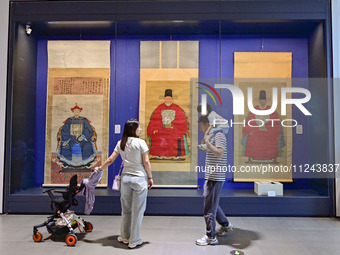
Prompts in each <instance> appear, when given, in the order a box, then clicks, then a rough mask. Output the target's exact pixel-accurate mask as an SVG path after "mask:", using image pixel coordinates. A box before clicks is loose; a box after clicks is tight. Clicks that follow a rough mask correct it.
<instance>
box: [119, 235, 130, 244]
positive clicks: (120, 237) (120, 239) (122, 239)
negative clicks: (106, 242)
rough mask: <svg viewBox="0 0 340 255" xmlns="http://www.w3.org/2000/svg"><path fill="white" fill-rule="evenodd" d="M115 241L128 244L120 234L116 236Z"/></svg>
mask: <svg viewBox="0 0 340 255" xmlns="http://www.w3.org/2000/svg"><path fill="white" fill-rule="evenodd" d="M117 241H118V242H119V243H123V244H128V243H129V240H127V239H125V238H123V237H122V236H118V237H117Z"/></svg>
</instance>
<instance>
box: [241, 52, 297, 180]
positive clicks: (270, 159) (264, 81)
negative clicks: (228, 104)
mask: <svg viewBox="0 0 340 255" xmlns="http://www.w3.org/2000/svg"><path fill="white" fill-rule="evenodd" d="M234 60H235V62H234V64H235V69H234V70H235V73H234V76H235V85H236V86H238V87H239V88H240V89H241V90H242V92H243V95H244V96H245V100H244V109H245V114H244V115H235V116H234V123H237V124H236V125H234V164H235V167H236V169H237V171H235V172H234V181H245V182H249V181H258V180H273V181H283V182H290V181H292V172H291V171H287V169H290V168H289V166H290V165H291V163H292V127H291V126H289V125H282V123H287V122H286V120H291V119H292V109H291V105H288V106H287V113H286V115H281V100H280V99H281V89H282V88H284V87H291V71H292V53H290V52H235V55H234ZM249 88H251V90H249ZM275 91H277V93H276V92H275ZM288 97H290V95H287V98H288ZM250 100H251V102H250V103H249V101H250ZM274 102H277V106H276V109H275V111H271V112H270V111H269V110H271V108H272V107H273V105H275V104H274ZM249 104H251V105H252V106H253V109H252V110H249V107H248V105H249ZM274 107H275V106H274ZM261 110H263V111H265V110H268V112H270V113H269V114H266V115H261V114H260V113H259V111H261ZM288 124H290V125H291V122H289V121H288ZM273 169H275V171H272V170H273Z"/></svg>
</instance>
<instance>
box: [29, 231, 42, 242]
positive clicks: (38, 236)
mask: <svg viewBox="0 0 340 255" xmlns="http://www.w3.org/2000/svg"><path fill="white" fill-rule="evenodd" d="M32 237H33V240H34V242H36V243H38V242H40V241H41V240H42V238H43V236H42V234H41V233H39V232H37V233H35V234H33V236H32Z"/></svg>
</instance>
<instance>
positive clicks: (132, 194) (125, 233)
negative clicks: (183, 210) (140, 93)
mask: <svg viewBox="0 0 340 255" xmlns="http://www.w3.org/2000/svg"><path fill="white" fill-rule="evenodd" d="M141 131H142V129H141V128H140V125H139V122H138V121H137V120H136V119H130V120H128V121H127V122H126V123H125V126H124V131H123V136H122V139H121V140H120V141H118V143H117V145H116V147H115V149H114V151H113V153H112V154H111V156H110V157H109V158H108V159H107V160H106V161H105V162H104V164H103V165H102V166H100V167H98V168H96V169H95V170H97V171H98V170H100V169H103V168H105V167H108V166H109V165H111V164H112V163H113V162H114V161H115V160H116V158H117V157H118V156H119V155H121V157H122V160H123V164H124V168H123V171H122V179H121V188H120V192H121V196H120V201H121V206H122V222H121V232H120V236H118V238H117V240H118V242H121V243H124V244H128V247H129V248H135V247H137V246H138V245H141V244H143V241H142V239H141V237H140V235H139V229H140V226H141V223H142V219H143V216H144V211H145V207H146V198H147V193H148V188H149V189H150V188H151V187H152V186H153V180H152V173H151V166H150V161H149V156H148V151H149V148H148V146H147V144H146V142H145V141H144V140H142V139H140V138H139V136H140V134H141Z"/></svg>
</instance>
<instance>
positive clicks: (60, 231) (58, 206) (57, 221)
mask: <svg viewBox="0 0 340 255" xmlns="http://www.w3.org/2000/svg"><path fill="white" fill-rule="evenodd" d="M82 188H83V187H80V188H79V187H78V180H77V175H73V176H72V178H71V179H70V184H69V186H68V187H67V188H66V190H65V191H56V190H54V188H52V189H48V190H46V191H44V193H47V194H48V196H49V197H50V198H51V208H52V210H55V213H54V214H53V215H52V216H50V217H48V218H47V220H46V221H45V222H44V223H42V224H39V225H36V226H34V227H33V240H34V241H35V242H40V241H42V239H43V235H42V234H41V233H40V232H39V231H38V228H41V227H45V226H46V229H47V231H48V232H49V233H50V234H51V235H66V239H65V242H66V244H67V245H68V246H74V245H75V244H76V243H77V241H78V239H77V236H76V234H75V231H74V230H75V229H76V228H77V227H78V228H79V230H80V231H81V228H82V229H83V231H82V232H91V231H92V230H93V225H92V223H90V222H88V221H85V220H84V219H82V218H81V217H79V216H78V215H77V214H75V213H74V212H73V211H70V210H69V208H70V207H71V206H77V205H78V201H77V200H76V198H75V196H76V195H77V194H78V193H79V192H80V191H81V189H82ZM56 193H59V194H61V196H58V197H57V196H56Z"/></svg>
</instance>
